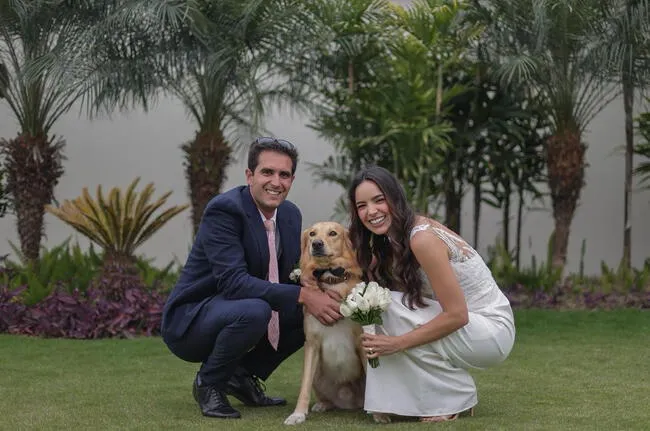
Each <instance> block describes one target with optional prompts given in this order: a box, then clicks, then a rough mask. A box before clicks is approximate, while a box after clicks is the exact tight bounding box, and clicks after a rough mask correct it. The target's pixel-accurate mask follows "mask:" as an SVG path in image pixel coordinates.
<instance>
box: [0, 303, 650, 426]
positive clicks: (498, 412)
mask: <svg viewBox="0 0 650 431" xmlns="http://www.w3.org/2000/svg"><path fill="white" fill-rule="evenodd" d="M516 317H517V331H518V333H517V341H516V343H515V348H514V350H513V352H512V354H511V356H510V358H509V359H508V360H507V361H506V362H504V363H503V364H502V365H500V366H499V367H496V368H493V369H490V370H486V371H477V372H473V375H474V376H475V378H476V382H477V386H478V390H479V404H478V406H477V409H476V415H475V417H473V418H469V417H467V418H461V419H460V420H458V421H456V422H450V423H446V424H419V423H413V422H398V423H394V424H391V425H375V424H374V423H373V422H372V419H371V417H370V416H367V415H365V414H364V413H362V412H330V413H314V414H311V415H310V416H309V417H308V420H307V422H306V423H305V424H303V425H298V426H297V428H299V429H309V430H322V429H339V430H352V429H369V428H374V427H382V428H390V429H400V430H401V429H422V428H423V427H427V428H429V427H435V428H438V429H452V428H453V429H468V430H470V429H471V430H486V429H491V430H496V429H503V430H542V429H544V430H560V429H562V430H566V429H584V430H596V429H602V430H616V429H620V430H632V429H648V427H649V426H650V413H649V412H650V408H649V406H650V404H649V401H648V400H649V399H650V398H649V395H648V393H649V392H650V378H649V376H650V372H649V371H648V367H649V366H650V312H647V311H646V312H642V311H635V310H625V311H615V312H587V311H584V312H583V311H576V312H555V311H519V312H517V313H516ZM301 357H302V351H301V352H299V353H297V354H296V355H294V356H293V357H291V358H290V359H289V360H288V361H287V362H285V363H284V364H283V365H282V366H281V367H280V368H279V369H278V371H277V372H276V373H275V374H274V375H273V376H272V377H271V378H270V379H269V380H268V381H267V392H268V393H269V394H271V395H282V396H285V397H286V398H287V399H288V401H289V403H288V405H287V406H283V407H275V408H265V409H255V408H247V407H244V406H242V405H241V404H240V403H239V401H237V400H234V399H233V406H234V407H235V408H238V409H240V410H241V412H242V415H243V418H242V419H240V420H219V419H208V418H204V417H202V416H201V415H200V412H199V410H198V407H197V406H196V404H195V403H194V400H193V399H192V394H191V385H192V380H193V378H194V374H195V371H196V368H197V367H196V365H195V364H188V363H185V362H182V361H181V360H179V359H176V358H175V357H173V356H172V355H171V354H170V353H169V352H168V350H167V349H166V347H165V346H164V345H163V343H162V341H161V340H160V339H159V338H148V339H137V340H99V341H75V340H60V339H34V338H26V337H17V336H7V335H2V336H0V429H2V430H12V431H13V430H25V429H34V430H50V429H63V430H97V429H111V430H112V429H115V430H127V429H134V430H135V429H138V430H141V429H142V430H158V429H174V430H181V429H182V430H187V429H197V430H199V429H227V430H228V431H234V430H249V429H263V430H280V429H285V430H286V429H291V428H289V427H287V426H285V425H283V424H282V422H283V420H284V418H285V417H286V416H287V415H289V414H290V413H291V412H292V410H293V405H294V404H295V402H296V398H297V394H298V388H299V384H300V373H301ZM386 390H390V389H389V388H387V389H386Z"/></svg>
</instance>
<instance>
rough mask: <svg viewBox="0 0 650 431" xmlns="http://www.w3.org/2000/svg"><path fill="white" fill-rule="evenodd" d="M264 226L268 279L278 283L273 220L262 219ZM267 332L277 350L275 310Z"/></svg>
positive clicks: (278, 337) (278, 328) (277, 335)
mask: <svg viewBox="0 0 650 431" xmlns="http://www.w3.org/2000/svg"><path fill="white" fill-rule="evenodd" d="M264 227H265V228H266V239H267V240H268V242H269V281H270V282H271V283H279V282H280V276H279V275H278V255H277V252H276V250H275V223H274V222H273V220H264ZM268 333H269V341H270V342H271V346H273V348H274V349H275V350H278V342H279V341H280V319H279V318H278V312H277V311H272V312H271V320H270V321H269V327H268Z"/></svg>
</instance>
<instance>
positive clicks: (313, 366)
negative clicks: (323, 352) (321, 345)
mask: <svg viewBox="0 0 650 431" xmlns="http://www.w3.org/2000/svg"><path fill="white" fill-rule="evenodd" d="M304 352H305V353H304V354H305V358H304V363H303V364H304V365H303V370H302V381H301V383H300V394H299V395H298V402H297V403H296V408H295V409H294V411H293V413H292V414H291V415H289V417H287V418H286V419H285V420H284V424H285V425H296V424H301V423H303V422H305V420H306V419H307V412H308V411H309V400H310V397H311V390H312V384H313V382H314V375H315V374H316V370H317V368H318V365H319V362H320V361H319V357H318V355H319V351H318V343H317V342H315V340H307V342H306V343H305V349H304Z"/></svg>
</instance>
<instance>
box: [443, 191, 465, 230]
mask: <svg viewBox="0 0 650 431" xmlns="http://www.w3.org/2000/svg"><path fill="white" fill-rule="evenodd" d="M461 203H462V196H461V195H460V193H458V192H457V190H456V187H455V186H454V182H453V181H452V182H451V184H450V185H449V187H447V190H445V225H446V226H447V227H448V228H449V229H451V230H453V231H454V232H457V233H458V234H459V235H460V234H461V233H460V211H461Z"/></svg>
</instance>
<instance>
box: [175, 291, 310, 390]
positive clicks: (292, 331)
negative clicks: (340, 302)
mask: <svg viewBox="0 0 650 431" xmlns="http://www.w3.org/2000/svg"><path fill="white" fill-rule="evenodd" d="M278 311H279V317H280V343H279V345H278V350H277V351H276V350H275V349H273V347H272V346H271V344H270V343H269V341H268V338H267V325H268V322H269V320H270V319H271V307H270V306H269V304H268V303H267V302H266V301H264V300H262V299H255V298H251V299H237V300H228V299H225V298H223V297H222V296H220V295H219V296H215V297H213V298H211V299H210V300H208V301H206V302H205V303H204V304H203V306H202V307H201V311H199V313H198V314H197V316H196V317H195V319H194V321H193V322H192V324H191V325H190V326H189V328H188V330H187V332H186V333H185V336H184V337H183V338H182V339H180V340H177V341H174V342H173V343H170V345H169V348H170V350H171V351H172V352H173V353H174V354H176V355H177V356H179V357H180V358H182V359H184V360H186V361H189V362H201V368H200V369H199V376H200V378H201V381H202V382H204V383H206V384H209V385H213V386H216V387H217V388H219V389H223V388H225V385H226V383H227V382H228V380H229V379H230V377H231V376H232V375H233V374H234V373H235V370H236V369H237V368H238V367H242V368H244V369H245V370H246V371H247V372H249V373H250V374H252V375H255V376H257V377H259V378H260V379H262V380H266V379H267V378H268V377H269V376H270V375H271V373H272V372H273V371H274V370H275V369H276V368H277V367H278V366H279V365H280V364H281V363H282V361H284V360H285V359H286V358H288V357H289V356H291V355H292V354H293V353H295V352H296V351H297V350H299V349H300V348H301V347H302V346H303V344H304V342H305V335H304V331H303V312H302V305H300V304H290V305H287V306H286V307H284V308H283V309H281V310H278Z"/></svg>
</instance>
